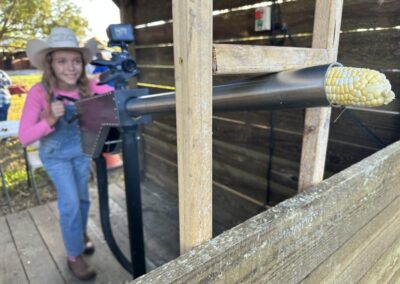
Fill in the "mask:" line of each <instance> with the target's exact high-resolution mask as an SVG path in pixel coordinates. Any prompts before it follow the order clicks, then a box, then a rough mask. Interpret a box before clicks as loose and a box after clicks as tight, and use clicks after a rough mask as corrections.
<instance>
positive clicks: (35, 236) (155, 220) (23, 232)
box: [0, 182, 179, 284]
mask: <svg viewBox="0 0 400 284" xmlns="http://www.w3.org/2000/svg"><path fill="white" fill-rule="evenodd" d="M90 191H91V199H92V207H91V210H90V220H89V223H88V233H89V235H90V236H91V238H92V240H93V241H94V243H95V245H96V252H95V254H94V255H93V256H89V257H87V259H88V261H89V262H90V263H91V264H92V265H93V266H94V267H95V268H96V269H97V272H98V273H97V277H96V279H95V280H93V281H92V283H123V282H126V281H129V280H131V279H132V277H131V276H130V274H129V273H127V272H126V271H125V270H124V269H123V268H122V267H121V266H120V265H119V263H118V262H117V261H116V259H115V258H114V256H113V255H112V253H111V252H110V250H109V248H108V246H107V244H106V243H105V241H104V237H103V233H102V230H101V226H100V217H99V208H98V207H99V206H98V198H97V189H96V188H95V187H93V186H92V187H91V189H90ZM109 191H110V199H109V202H110V212H111V213H110V215H111V216H110V218H111V224H112V226H113V232H114V236H115V239H116V240H117V242H118V244H119V246H120V248H121V250H122V251H124V252H125V253H126V256H127V257H130V255H129V239H128V227H127V221H126V211H125V210H126V206H125V192H124V190H123V188H122V187H121V185H120V184H119V183H113V184H111V185H110V187H109ZM177 202H178V201H177V198H176V196H173V195H172V194H168V193H167V192H165V191H162V190H160V189H159V188H158V187H157V186H154V185H153V184H151V183H149V182H144V183H142V204H143V205H142V206H143V207H142V208H143V224H144V239H145V251H146V268H147V271H150V270H152V269H154V268H155V267H158V266H160V265H162V264H164V263H166V262H168V261H170V260H172V259H174V258H176V257H177V256H178V255H179V226H178V209H177V205H178V203H177ZM0 248H1V250H2V252H1V253H0V283H18V284H20V283H80V281H78V280H76V278H74V276H73V275H72V274H71V273H70V271H69V270H68V267H67V263H66V255H65V250H64V246H63V242H62V239H61V233H60V228H59V225H58V210H57V204H56V203H55V202H51V203H48V204H45V205H41V206H37V207H34V208H30V209H27V210H25V211H22V212H19V213H15V214H10V215H6V216H3V217H0ZM86 283H87V282H86ZM89 283H90V282H89Z"/></svg>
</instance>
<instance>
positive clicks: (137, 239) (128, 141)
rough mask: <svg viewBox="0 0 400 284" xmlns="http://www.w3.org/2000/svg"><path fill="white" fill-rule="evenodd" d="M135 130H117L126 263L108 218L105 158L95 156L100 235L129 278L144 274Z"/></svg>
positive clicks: (128, 127) (129, 127)
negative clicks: (126, 235)
mask: <svg viewBox="0 0 400 284" xmlns="http://www.w3.org/2000/svg"><path fill="white" fill-rule="evenodd" d="M136 131H137V126H127V127H123V128H122V133H121V135H122V154H123V162H124V176H125V194H126V198H125V199H126V212H127V216H128V229H129V244H130V253H131V259H132V261H131V262H129V260H128V259H127V258H126V257H125V255H124V254H123V253H122V251H121V250H120V248H119V247H118V245H117V243H116V241H115V239H114V236H113V233H112V229H111V224H110V218H109V216H110V209H109V204H108V179H107V168H106V162H105V159H104V157H103V156H102V155H100V157H99V158H96V159H95V161H96V173H97V187H98V192H99V203H100V219H101V227H102V230H103V234H104V238H105V240H106V242H107V244H108V246H109V247H110V249H111V251H112V253H113V254H114V256H115V258H116V259H117V260H118V262H119V263H120V264H121V265H122V266H123V267H124V268H125V269H126V270H127V271H128V272H129V273H131V274H132V276H133V278H136V277H139V276H141V275H143V274H145V273H146V262H145V254H144V240H143V224H142V223H143V222H142V201H141V193H140V169H139V157H138V147H137V140H136Z"/></svg>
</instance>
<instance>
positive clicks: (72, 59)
mask: <svg viewBox="0 0 400 284" xmlns="http://www.w3.org/2000/svg"><path fill="white" fill-rule="evenodd" d="M51 56H52V60H51V67H52V68H53V71H54V74H55V76H56V78H57V87H58V88H60V89H61V90H64V91H70V90H74V89H76V87H77V86H78V85H77V83H78V79H79V77H80V76H81V75H82V72H83V61H82V55H81V53H80V52H78V51H73V50H56V51H54V52H53V53H52V54H51Z"/></svg>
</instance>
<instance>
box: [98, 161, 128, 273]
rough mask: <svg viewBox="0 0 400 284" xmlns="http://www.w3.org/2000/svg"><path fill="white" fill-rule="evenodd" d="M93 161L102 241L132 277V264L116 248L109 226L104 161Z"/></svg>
mask: <svg viewBox="0 0 400 284" xmlns="http://www.w3.org/2000/svg"><path fill="white" fill-rule="evenodd" d="M94 161H95V162H96V175H97V189H98V194H99V210H100V222H101V228H102V230H103V234H104V239H105V240H106V242H107V244H108V247H109V248H110V250H111V252H112V253H113V255H114V256H115V258H116V259H117V260H118V262H119V263H120V264H121V265H122V267H123V268H125V269H126V271H128V272H129V273H130V274H131V275H133V268H132V264H131V262H130V261H129V260H128V259H127V258H126V257H125V255H124V254H123V253H122V251H121V249H120V248H119V247H118V244H117V242H116V241H115V239H114V235H113V233H112V228H111V225H110V207H109V204H108V180H107V166H106V161H105V159H104V157H103V156H102V155H100V156H99V157H98V158H96V159H94Z"/></svg>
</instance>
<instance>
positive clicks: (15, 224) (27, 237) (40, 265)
mask: <svg viewBox="0 0 400 284" xmlns="http://www.w3.org/2000/svg"><path fill="white" fill-rule="evenodd" d="M7 221H8V223H9V226H10V229H11V231H12V232H13V237H14V240H15V246H16V248H17V251H18V254H19V256H20V258H21V263H22V264H23V266H24V270H25V273H26V275H27V276H28V279H29V282H30V283H65V281H64V279H63V277H62V276H61V274H60V272H59V270H58V269H57V266H56V263H55V262H54V260H53V258H52V257H51V255H50V253H49V251H48V250H47V248H46V245H45V243H44V242H43V240H42V238H41V235H40V233H39V232H38V230H37V228H36V226H35V225H34V223H33V222H32V219H31V217H30V215H29V213H28V212H26V211H24V212H21V213H18V214H13V215H9V216H8V217H7ZM39 255H40V257H38V256H39Z"/></svg>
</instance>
